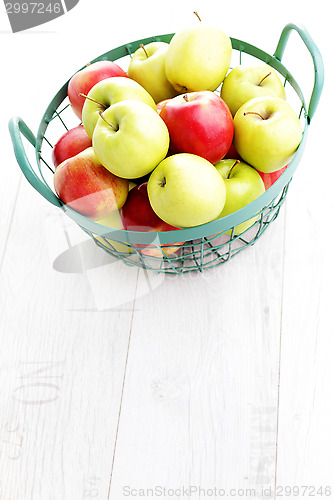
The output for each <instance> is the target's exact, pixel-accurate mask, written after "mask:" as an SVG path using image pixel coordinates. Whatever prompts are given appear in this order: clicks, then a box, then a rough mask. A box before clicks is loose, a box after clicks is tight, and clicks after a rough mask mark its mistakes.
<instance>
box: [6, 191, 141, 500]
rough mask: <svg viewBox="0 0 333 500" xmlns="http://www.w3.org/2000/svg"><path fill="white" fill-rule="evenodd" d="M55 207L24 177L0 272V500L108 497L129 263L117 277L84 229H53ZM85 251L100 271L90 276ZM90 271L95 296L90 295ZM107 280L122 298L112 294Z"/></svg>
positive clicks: (129, 301) (127, 316)
mask: <svg viewBox="0 0 333 500" xmlns="http://www.w3.org/2000/svg"><path fill="white" fill-rule="evenodd" d="M27 214H29V216H27ZM59 214H60V212H58V211H57V210H56V209H55V208H54V207H51V206H50V205H48V204H47V203H46V202H45V201H44V200H43V199H42V198H41V197H40V196H38V195H36V194H35V192H34V191H33V190H32V188H31V187H30V186H29V185H28V183H23V184H22V186H21V189H20V193H19V197H18V203H17V207H16V211H15V215H14V218H13V222H12V228H11V232H10V238H9V240H8V244H7V251H6V255H5V259H4V262H3V268H2V272H1V276H0V290H1V292H0V309H1V311H2V314H1V317H0V332H1V346H2V348H1V353H0V366H1V379H0V385H1V388H0V394H1V396H0V397H1V401H0V446H1V455H0V476H1V478H2V479H1V483H0V497H1V498H6V500H18V499H20V500H23V499H24V500H28V499H33V500H45V498H61V499H64V500H72V499H73V498H95V497H98V498H106V496H107V491H108V486H109V475H110V470H111V464H112V457H113V449H114V442H115V436H116V429H117V422H118V414H119V407H120V399H121V393H122V384H123V376H124V370H125V363H126V355H127V349H128V342H129V336H130V329H131V323H132V314H133V304H134V302H133V299H134V295H135V289H136V282H137V270H135V269H133V270H131V269H130V268H128V271H127V272H125V274H124V269H122V276H123V277H124V276H125V277H126V282H122V281H120V280H119V268H118V267H117V266H116V265H114V263H113V261H112V260H110V259H109V261H108V260H107V259H105V256H106V257H108V256H107V254H106V253H105V252H103V250H101V249H98V248H97V246H96V245H95V244H93V243H92V244H91V245H92V246H89V245H87V242H86V238H87V236H86V235H85V233H83V232H82V231H81V230H80V235H81V236H79V233H77V232H76V231H75V230H74V228H73V227H72V228H71V227H70V226H67V227H66V232H67V234H66V237H65V234H64V231H63V233H62V234H61V231H60V230H59V228H57V224H56V223H55V222H56V220H57V218H58V219H59V217H60V218H61V216H60V215H59ZM51 220H52V222H53V225H52V226H51V225H50V223H51ZM58 222H59V220H58ZM63 223H64V221H60V222H59V227H60V226H61V224H63ZM50 227H52V231H54V234H53V236H52V234H51V233H50ZM82 235H83V236H82ZM80 237H81V241H80ZM66 238H67V239H66ZM66 241H67V242H69V244H70V246H71V247H72V248H75V246H76V247H77V248H78V247H80V248H81V250H80V252H79V253H78V252H76V253H75V252H74V253H73V252H72V253H71V252H70V249H69V247H68V243H67V248H66ZM79 241H80V242H79ZM52 250H53V253H52ZM66 252H67V255H68V257H67V261H66V259H65V258H64V259H63V260H62V267H61V266H59V262H58V267H57V269H55V268H54V263H55V257H56V256H59V254H61V253H63V254H66ZM102 254H103V256H102ZM80 256H81V258H82V259H83V260H82V266H83V267H82V268H81V270H80V267H78V265H77V259H78V258H80ZM84 259H86V262H91V261H95V262H96V269H97V270H98V271H99V270H100V269H101V268H102V269H103V276H101V274H100V273H99V274H98V275H97V276H93V274H92V273H93V268H92V267H91V266H90V267H89V268H88V267H87V268H85V267H84V265H85V260H84ZM64 263H66V265H64ZM126 270H127V268H126ZM88 271H89V273H90V275H88ZM98 279H99V280H100V281H99V287H100V288H101V289H102V290H104V294H105V295H106V299H105V301H104V302H103V303H102V302H100V301H99V297H100V296H99V295H96V294H94V292H95V291H96V289H97V288H98ZM115 284H116V287H117V289H118V290H119V293H120V292H121V293H120V297H121V300H118V302H117V301H114V302H111V301H110V300H111V299H113V300H114V297H115V294H114V293H113V291H112V289H114V288H115ZM122 284H123V290H122V291H121V289H122ZM94 287H95V288H94ZM101 295H102V294H101ZM107 299H109V301H108V302H106V301H107ZM97 494H98V496H97Z"/></svg>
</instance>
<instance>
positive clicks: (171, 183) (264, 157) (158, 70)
mask: <svg viewBox="0 0 333 500" xmlns="http://www.w3.org/2000/svg"><path fill="white" fill-rule="evenodd" d="M198 17H199V16H198ZM231 54H232V46H231V41H230V38H229V37H228V36H227V35H226V34H225V33H224V32H223V31H222V30H221V29H220V28H218V27H215V26H211V25H208V24H206V23H204V22H202V21H201V20H200V18H199V19H198V20H196V22H195V23H194V24H192V25H190V26H187V27H185V28H184V29H182V30H180V31H179V32H177V33H176V34H175V35H174V36H173V37H172V39H171V41H170V43H166V42H151V43H149V44H147V45H145V46H143V45H141V46H140V48H138V50H136V52H135V53H134V54H133V55H132V57H131V60H130V63H129V66H128V69H127V72H125V71H124V70H123V69H122V68H120V66H118V65H117V64H116V63H115V62H112V61H99V62H95V63H92V64H89V65H87V66H86V67H85V68H84V69H82V70H80V71H78V72H77V73H76V74H75V75H74V76H73V77H72V78H71V79H70V81H69V84H68V98H69V101H70V103H71V107H72V109H73V112H74V113H75V114H76V115H77V117H78V118H79V119H80V121H81V122H82V123H81V124H80V125H78V126H77V127H75V128H73V129H70V130H68V131H67V132H66V133H65V134H64V135H63V136H62V137H61V138H60V139H59V140H58V142H57V143H56V145H55V147H54V149H53V152H52V158H53V162H54V165H55V167H56V169H55V173H54V187H55V191H56V193H57V195H58V196H59V198H60V199H61V200H62V201H63V202H64V203H65V204H67V205H68V206H69V207H71V208H73V209H74V210H76V211H77V212H79V213H81V214H83V215H84V216H86V217H88V218H89V219H91V220H94V221H97V222H99V223H100V224H104V225H106V226H109V227H112V228H115V229H126V230H135V231H154V232H155V231H169V230H176V229H179V228H186V227H193V226H197V225H200V224H204V223H207V222H210V221H213V220H215V219H218V218H221V217H224V216H226V215H229V214H231V213H233V212H235V211H236V210H239V209H240V208H242V207H244V206H245V205H247V204H248V203H250V202H252V201H253V200H254V199H256V198H257V197H258V196H260V195H261V194H262V193H263V192H264V191H265V189H268V188H269V187H270V186H271V185H272V184H273V182H275V180H276V179H277V178H278V177H279V176H280V175H281V174H282V172H283V171H284V170H285V168H286V166H287V165H288V164H289V162H290V160H291V158H292V157H293V155H294V154H295V152H296V150H297V147H298V146H299V144H300V142H301V139H302V127H301V123H300V120H299V118H298V116H297V115H296V113H295V112H294V110H293V109H292V107H291V106H290V105H289V104H288V103H287V100H286V95H285V90H284V87H283V85H282V83H281V81H280V78H279V76H278V75H277V73H276V72H275V70H274V69H273V68H272V67H270V66H268V65H267V64H264V63H262V64H259V65H255V66H242V65H240V66H238V67H236V68H234V69H231V68H230V63H231ZM252 224H253V220H251V221H247V222H245V223H243V224H240V225H239V226H237V227H236V230H235V232H236V234H240V233H241V232H243V231H244V230H246V229H247V228H248V227H249V226H250V225H252ZM179 245H180V244H178V245H170V246H168V247H167V248H166V249H165V250H164V253H167V254H170V253H172V252H175V251H176V250H177V249H178V248H179ZM137 247H138V248H139V251H142V252H143V253H146V254H148V255H158V254H159V253H158V251H155V250H154V251H153V250H151V249H149V248H147V246H146V247H145V248H142V246H140V245H137ZM156 252H157V253H156Z"/></svg>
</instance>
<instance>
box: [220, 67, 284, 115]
mask: <svg viewBox="0 0 333 500" xmlns="http://www.w3.org/2000/svg"><path fill="white" fill-rule="evenodd" d="M220 95H221V97H222V99H223V100H224V102H225V103H226V104H227V106H228V107H229V109H230V111H231V114H232V115H233V116H235V114H236V111H237V110H238V109H239V108H240V107H241V106H242V104H244V103H245V102H247V101H249V100H250V99H253V98H254V97H262V96H266V95H268V96H273V97H274V96H275V97H281V99H285V98H286V93H285V90H284V87H283V84H282V82H281V80H280V78H279V76H278V74H277V73H276V71H275V70H274V69H273V68H272V67H271V66H269V65H268V64H259V65H256V66H245V65H244V66H243V65H240V66H237V68H234V69H233V70H232V71H230V73H228V75H227V76H226V77H225V79H224V81H223V84H222V88H221V94H220Z"/></svg>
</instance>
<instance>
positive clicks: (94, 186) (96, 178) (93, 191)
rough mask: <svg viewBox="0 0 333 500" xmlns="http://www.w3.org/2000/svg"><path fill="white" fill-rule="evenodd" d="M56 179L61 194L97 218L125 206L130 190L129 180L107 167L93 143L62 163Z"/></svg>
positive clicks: (86, 214)
mask: <svg viewBox="0 0 333 500" xmlns="http://www.w3.org/2000/svg"><path fill="white" fill-rule="evenodd" d="M53 180H54V188H55V191H56V193H57V195H58V196H59V198H60V199H61V200H62V201H63V202H64V203H65V204H66V205H68V206H69V207H70V208H72V209H73V210H76V211H77V212H79V213H80V214H82V215H85V216H86V217H88V218H90V219H93V220H96V219H100V218H102V217H107V216H108V215H110V213H111V212H113V211H114V210H118V209H119V208H121V207H122V206H123V204H124V203H125V201H126V198H127V194H128V181H127V180H126V179H121V178H119V177H117V176H115V175H113V174H112V173H111V172H109V171H108V170H107V169H106V168H104V167H103V165H102V164H101V163H100V162H99V161H98V159H97V157H96V155H95V153H94V150H93V148H92V147H90V148H87V149H85V150H84V151H82V152H81V153H79V154H77V155H76V156H73V157H72V158H69V159H68V160H65V161H64V162H63V163H61V164H60V165H59V166H58V167H57V169H56V171H55V173H54V177H53Z"/></svg>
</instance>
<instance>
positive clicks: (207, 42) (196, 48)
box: [165, 21, 232, 93]
mask: <svg viewBox="0 0 333 500" xmlns="http://www.w3.org/2000/svg"><path fill="white" fill-rule="evenodd" d="M231 53H232V46H231V41H230V38H229V36H228V35H227V34H226V33H225V32H224V31H222V30H221V29H220V28H219V27H217V26H213V25H210V24H208V23H204V22H201V21H200V22H197V23H195V24H193V25H190V26H188V27H185V28H183V29H182V30H180V31H178V32H177V33H175V35H174V36H173V37H172V39H171V41H170V44H169V50H168V52H167V56H166V60H165V74H166V77H167V79H168V80H169V82H170V83H171V84H172V85H173V86H174V87H175V89H176V90H177V91H178V92H181V93H182V92H194V91H199V90H212V91H213V90H216V89H217V87H218V86H219V85H220V84H221V83H222V81H223V79H224V77H225V75H226V74H227V71H228V69H229V66H230V61H231Z"/></svg>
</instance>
